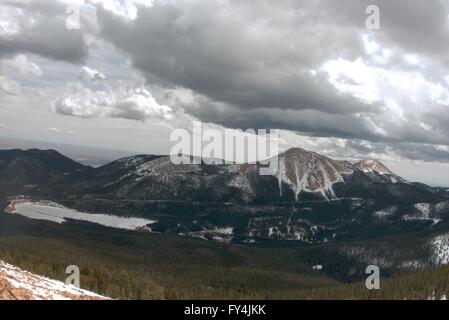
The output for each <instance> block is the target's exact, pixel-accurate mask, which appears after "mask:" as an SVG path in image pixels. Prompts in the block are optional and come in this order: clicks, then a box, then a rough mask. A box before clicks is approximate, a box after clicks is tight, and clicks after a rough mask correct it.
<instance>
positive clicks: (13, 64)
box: [0, 54, 42, 77]
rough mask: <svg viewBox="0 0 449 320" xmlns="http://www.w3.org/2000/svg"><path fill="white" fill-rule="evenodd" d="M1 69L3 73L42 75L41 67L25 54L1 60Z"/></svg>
mask: <svg viewBox="0 0 449 320" xmlns="http://www.w3.org/2000/svg"><path fill="white" fill-rule="evenodd" d="M0 70H1V71H2V74H8V75H11V76H16V75H21V76H29V75H30V76H36V77H40V76H42V70H41V68H40V67H39V66H38V65H37V64H36V63H34V62H31V61H30V60H28V58H27V56H26V55H24V54H20V55H17V56H15V57H14V58H12V59H2V60H0Z"/></svg>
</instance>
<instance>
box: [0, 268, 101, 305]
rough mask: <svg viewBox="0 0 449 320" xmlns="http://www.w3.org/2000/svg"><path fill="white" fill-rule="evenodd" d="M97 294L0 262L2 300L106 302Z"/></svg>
mask: <svg viewBox="0 0 449 320" xmlns="http://www.w3.org/2000/svg"><path fill="white" fill-rule="evenodd" d="M105 299H106V298H105V297H103V296H100V295H97V294H95V293H92V292H89V291H86V290H82V289H78V288H76V287H74V286H68V285H65V284H64V283H62V282H60V281H55V280H51V279H48V278H45V277H42V276H38V275H35V274H33V273H30V272H27V271H24V270H22V269H20V268H17V267H14V266H12V265H10V264H7V263H5V262H3V261H0V300H105Z"/></svg>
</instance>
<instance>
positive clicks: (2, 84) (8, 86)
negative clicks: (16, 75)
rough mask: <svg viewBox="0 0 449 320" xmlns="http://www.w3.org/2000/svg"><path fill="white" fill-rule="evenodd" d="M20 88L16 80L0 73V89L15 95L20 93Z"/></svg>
mask: <svg viewBox="0 0 449 320" xmlns="http://www.w3.org/2000/svg"><path fill="white" fill-rule="evenodd" d="M20 89H21V88H20V84H19V83H18V82H17V81H15V80H12V79H10V78H8V77H4V76H1V75H0V91H2V92H4V93H6V94H9V95H12V96H17V95H19V94H20Z"/></svg>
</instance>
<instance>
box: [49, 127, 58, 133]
mask: <svg viewBox="0 0 449 320" xmlns="http://www.w3.org/2000/svg"><path fill="white" fill-rule="evenodd" d="M48 131H52V132H61V130H59V129H58V128H55V127H50V128H48Z"/></svg>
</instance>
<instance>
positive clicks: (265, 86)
mask: <svg viewBox="0 0 449 320" xmlns="http://www.w3.org/2000/svg"><path fill="white" fill-rule="evenodd" d="M302 4H303V5H304V7H302V8H301V7H300V5H298V4H295V7H293V2H291V3H289V5H287V6H280V5H276V4H273V3H272V4H269V3H268V2H262V1H259V2H257V3H256V2H254V3H253V2H251V3H242V2H233V3H232V5H229V6H226V5H220V4H219V3H218V2H211V1H207V2H205V1H204V2H185V1H180V2H176V3H173V2H164V3H159V2H157V3H156V4H155V5H154V6H153V7H150V8H141V9H140V11H139V15H138V18H137V19H136V20H135V21H134V22H132V23H130V22H125V21H123V20H122V19H121V18H119V17H117V16H115V15H114V14H112V13H110V12H109V11H106V10H104V9H102V8H101V7H98V18H99V23H100V25H101V26H102V35H103V36H104V37H105V38H106V39H108V40H110V41H111V42H112V43H114V44H115V45H116V46H117V47H119V48H121V49H122V50H124V51H126V52H127V53H129V54H130V55H131V57H132V59H133V63H134V65H135V66H136V67H137V68H138V69H140V70H141V71H143V72H144V73H145V75H146V76H147V79H148V81H149V82H157V83H163V84H165V85H167V86H177V87H184V88H188V89H191V90H193V91H194V92H195V93H199V94H202V95H204V96H206V97H208V98H209V99H211V100H212V101H219V102H223V103H227V104H229V105H230V106H236V107H238V108H241V109H244V110H249V109H253V108H279V109H297V110H300V109H312V110H321V111H325V112H328V113H354V112H368V111H375V110H376V107H377V106H376V105H368V104H366V103H363V102H362V101H360V100H359V99H357V98H354V97H352V96H350V95H345V94H342V93H339V92H337V90H336V89H335V88H334V87H333V86H332V85H331V84H330V83H329V82H328V81H327V79H326V77H325V76H324V75H323V74H321V73H316V74H315V73H313V69H314V68H316V67H319V65H320V64H321V63H322V62H323V61H325V60H326V59H329V58H331V57H334V55H335V53H338V55H339V56H341V57H347V58H354V57H356V56H357V54H358V53H360V52H361V50H362V44H361V41H360V39H358V38H357V37H354V36H353V34H354V30H352V28H351V27H345V26H339V27H336V26H335V28H331V27H332V23H331V24H325V25H320V22H319V20H315V19H313V16H309V13H310V11H308V7H311V6H313V5H312V2H310V1H308V2H302ZM296 5H297V7H296ZM313 12H314V14H317V15H318V16H320V15H321V16H322V17H323V19H324V20H326V21H331V20H329V17H328V16H327V13H328V12H323V14H320V13H319V11H317V12H315V11H313ZM333 23H335V22H333ZM334 39H338V41H334ZM229 125H231V123H229Z"/></svg>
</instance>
